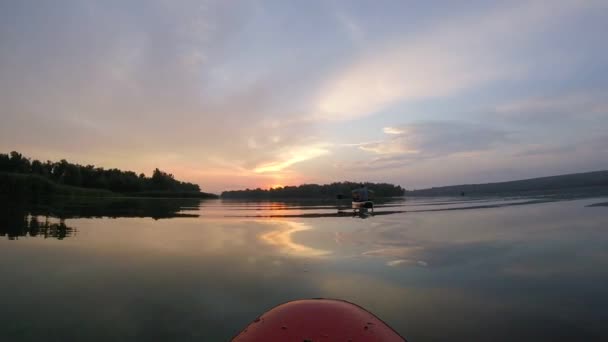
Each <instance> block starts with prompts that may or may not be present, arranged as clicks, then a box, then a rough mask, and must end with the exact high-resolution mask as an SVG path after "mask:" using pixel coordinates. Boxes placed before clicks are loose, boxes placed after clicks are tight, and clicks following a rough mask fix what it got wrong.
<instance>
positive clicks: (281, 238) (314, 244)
mask: <svg viewBox="0 0 608 342" xmlns="http://www.w3.org/2000/svg"><path fill="white" fill-rule="evenodd" d="M607 201H608V199H607V198H585V199H575V200H559V201H558V200H552V199H551V198H540V199H538V198H523V197H520V198H498V199H497V198H495V199H491V198H490V199H488V198H485V199H483V198H481V199H473V198H435V199H407V200H402V199H400V200H393V201H388V202H386V203H381V204H380V205H379V206H378V207H377V208H376V210H375V211H376V215H374V216H365V215H364V216H358V215H356V216H353V215H352V212H351V211H349V210H345V211H344V212H343V213H341V214H338V212H337V209H336V204H335V203H333V202H320V203H313V202H301V203H297V202H290V203H282V202H235V201H230V202H226V201H224V202H222V201H220V200H212V201H198V200H160V199H155V200H135V199H122V200H118V199H115V200H104V201H94V202H78V201H62V202H61V203H53V204H52V205H36V206H31V205H25V204H18V203H16V202H15V201H8V202H6V201H5V202H2V206H1V207H0V208H1V209H0V235H2V236H0V272H1V273H0V274H1V275H0V277H1V278H0V298H1V309H0V340H1V341H226V340H229V339H230V337H232V336H234V335H235V334H236V333H238V332H239V331H240V329H241V328H243V327H245V326H246V325H247V324H248V323H249V322H251V321H252V320H253V319H254V318H255V317H256V316H258V315H259V314H261V313H262V312H264V311H265V310H268V309H270V308H272V307H273V306H275V305H277V304H279V303H282V302H285V301H289V300H293V299H298V298H313V297H328V298H340V299H345V300H348V301H352V302H354V303H357V304H359V305H361V306H363V307H365V308H366V309H368V310H370V311H371V312H373V313H374V314H376V315H377V316H379V317H380V318H381V319H383V320H384V321H386V322H387V323H388V324H389V325H391V326H392V327H393V328H395V329H396V330H397V331H398V332H399V333H400V334H402V335H403V336H404V337H406V338H408V339H409V340H410V341H413V342H416V341H418V342H422V341H447V340H449V341H490V340H491V341H517V340H525V341H531V340H534V341H583V340H584V341H592V340H595V341H600V340H603V341H606V340H608V326H607V325H606V322H608V309H607V308H608V207H606V206H594V207H590V205H592V204H596V203H601V202H607ZM315 341H316V340H315Z"/></svg>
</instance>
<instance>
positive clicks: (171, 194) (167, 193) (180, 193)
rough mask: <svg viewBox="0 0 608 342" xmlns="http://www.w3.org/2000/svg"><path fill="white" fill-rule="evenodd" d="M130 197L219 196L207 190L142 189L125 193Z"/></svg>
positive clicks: (212, 197) (204, 197)
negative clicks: (171, 190) (172, 190)
mask: <svg viewBox="0 0 608 342" xmlns="http://www.w3.org/2000/svg"><path fill="white" fill-rule="evenodd" d="M125 196H130V197H153V198H201V199H215V198H219V196H218V195H216V194H210V193H206V192H189V191H175V192H170V191H141V192H133V193H128V194H125Z"/></svg>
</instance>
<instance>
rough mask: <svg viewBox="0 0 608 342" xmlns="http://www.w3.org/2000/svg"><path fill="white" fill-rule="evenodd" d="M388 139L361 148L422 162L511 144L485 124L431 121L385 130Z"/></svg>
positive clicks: (502, 133)
mask: <svg viewBox="0 0 608 342" xmlns="http://www.w3.org/2000/svg"><path fill="white" fill-rule="evenodd" d="M384 132H385V133H387V135H388V138H387V139H386V140H384V141H381V142H374V143H369V144H365V145H362V146H360V147H359V148H360V149H362V150H364V151H369V152H373V153H376V154H380V155H404V154H406V155H410V154H415V155H416V157H419V158H429V157H437V156H443V155H449V154H453V153H461V152H472V151H479V150H485V149H487V148H490V147H492V146H494V145H495V144H497V143H500V142H504V141H506V140H507V133H506V132H504V131H502V130H499V129H495V128H491V127H487V126H484V125H481V124H475V123H467V122H459V121H428V122H417V123H412V124H407V125H401V126H392V127H385V128H384Z"/></svg>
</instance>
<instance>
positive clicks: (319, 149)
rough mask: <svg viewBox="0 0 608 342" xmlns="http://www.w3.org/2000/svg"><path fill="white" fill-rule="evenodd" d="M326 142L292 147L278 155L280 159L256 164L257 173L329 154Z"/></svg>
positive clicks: (278, 169) (283, 167) (279, 169)
mask: <svg viewBox="0 0 608 342" xmlns="http://www.w3.org/2000/svg"><path fill="white" fill-rule="evenodd" d="M326 146H327V145H326V144H315V145H311V146H305V147H295V148H290V149H288V150H287V151H285V152H283V153H281V154H280V155H279V156H278V159H279V160H276V161H272V162H267V163H264V164H261V165H258V166H256V167H255V168H254V169H253V171H254V172H255V173H266V172H278V171H283V170H284V169H286V168H288V167H290V166H292V165H294V164H296V163H300V162H303V161H306V160H310V159H314V158H317V157H320V156H322V155H325V154H328V153H329V150H327V148H326Z"/></svg>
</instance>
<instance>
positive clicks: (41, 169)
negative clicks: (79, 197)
mask: <svg viewBox="0 0 608 342" xmlns="http://www.w3.org/2000/svg"><path fill="white" fill-rule="evenodd" d="M0 172H5V173H16V174H23V175H34V176H37V177H42V178H45V179H47V180H49V181H52V182H55V183H58V184H62V185H68V186H73V187H82V188H89V189H105V190H110V191H112V192H117V193H127V194H128V193H137V192H150V193H153V192H182V193H193V192H195V193H198V192H200V190H201V189H200V187H199V186H198V185H197V184H193V183H188V182H181V181H178V180H176V179H175V177H174V176H173V175H172V174H170V173H166V172H163V171H161V170H159V169H158V168H157V169H155V170H154V171H153V172H152V176H151V177H146V176H145V175H144V174H143V173H140V174H139V175H138V174H136V173H135V172H133V171H122V170H119V169H104V168H103V167H96V166H94V165H80V164H73V163H70V162H68V161H66V160H65V159H62V160H60V161H58V162H52V161H50V160H49V161H46V162H42V161H39V160H36V159H34V160H31V159H30V158H26V157H24V156H23V155H22V154H21V153H18V152H15V151H13V152H11V153H10V154H2V153H0Z"/></svg>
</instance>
